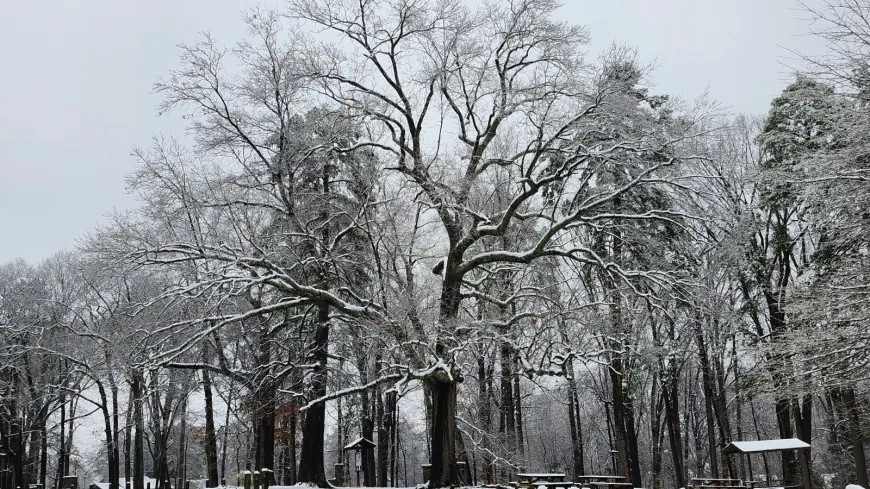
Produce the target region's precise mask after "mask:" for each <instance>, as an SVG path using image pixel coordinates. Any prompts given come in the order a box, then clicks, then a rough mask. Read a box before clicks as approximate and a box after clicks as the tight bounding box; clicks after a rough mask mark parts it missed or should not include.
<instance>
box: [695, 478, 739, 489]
mask: <svg viewBox="0 0 870 489" xmlns="http://www.w3.org/2000/svg"><path fill="white" fill-rule="evenodd" d="M689 483H690V484H691V486H692V487H694V488H699V489H701V488H703V489H728V488H733V487H739V488H746V486H745V485H744V484H743V481H742V480H740V479H713V478H710V477H695V478H694V479H691V480H689Z"/></svg>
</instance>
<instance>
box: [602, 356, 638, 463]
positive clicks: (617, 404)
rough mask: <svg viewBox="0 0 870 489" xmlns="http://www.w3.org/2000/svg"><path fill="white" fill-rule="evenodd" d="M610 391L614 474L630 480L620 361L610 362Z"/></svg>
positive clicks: (618, 359)
mask: <svg viewBox="0 0 870 489" xmlns="http://www.w3.org/2000/svg"><path fill="white" fill-rule="evenodd" d="M608 372H609V374H610V390H611V394H612V399H613V439H614V445H615V446H614V450H616V474H618V475H621V476H623V477H625V478H626V480H632V476H631V461H630V460H629V449H628V433H626V430H625V427H626V413H625V398H624V393H623V373H622V359H621V358H619V357H618V356H617V357H614V358H613V359H612V360H611V361H610V368H609V369H608Z"/></svg>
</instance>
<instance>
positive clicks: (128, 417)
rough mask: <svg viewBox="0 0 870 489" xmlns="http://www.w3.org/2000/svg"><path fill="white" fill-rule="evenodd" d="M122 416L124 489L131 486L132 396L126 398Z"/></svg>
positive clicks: (128, 488) (129, 488)
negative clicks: (125, 407) (125, 408)
mask: <svg viewBox="0 0 870 489" xmlns="http://www.w3.org/2000/svg"><path fill="white" fill-rule="evenodd" d="M128 397H129V398H128V399H127V412H126V413H125V415H124V430H123V431H124V482H125V484H124V488H125V489H131V488H132V487H133V486H132V484H133V396H132V395H130V396H128Z"/></svg>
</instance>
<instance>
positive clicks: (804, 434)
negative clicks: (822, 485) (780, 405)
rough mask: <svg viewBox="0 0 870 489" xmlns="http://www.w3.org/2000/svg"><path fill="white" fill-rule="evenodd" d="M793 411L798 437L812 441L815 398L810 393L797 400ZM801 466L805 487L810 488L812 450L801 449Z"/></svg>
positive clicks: (808, 441)
mask: <svg viewBox="0 0 870 489" xmlns="http://www.w3.org/2000/svg"><path fill="white" fill-rule="evenodd" d="M794 404H795V405H794V408H793V413H794V416H795V426H796V427H797V433H796V434H797V437H798V439H800V440H802V441H805V442H807V443H812V440H813V432H812V426H813V411H812V409H813V398H812V396H810V395H805V396H803V399H801V401H800V402H798V401H797V400H795V402H794ZM798 458H799V461H800V468H801V480H802V481H803V487H804V488H806V489H809V488H810V486H811V484H812V482H811V481H812V474H811V467H810V460H812V459H811V451H810V449H806V450H801V451H800V453H799V454H798Z"/></svg>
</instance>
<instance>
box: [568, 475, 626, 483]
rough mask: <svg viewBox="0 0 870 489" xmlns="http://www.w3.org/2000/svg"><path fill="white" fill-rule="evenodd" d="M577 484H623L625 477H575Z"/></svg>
mask: <svg viewBox="0 0 870 489" xmlns="http://www.w3.org/2000/svg"><path fill="white" fill-rule="evenodd" d="M574 478H575V479H577V482H608V481H613V482H622V481H625V477H623V476H621V475H578V476H575V477H574Z"/></svg>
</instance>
